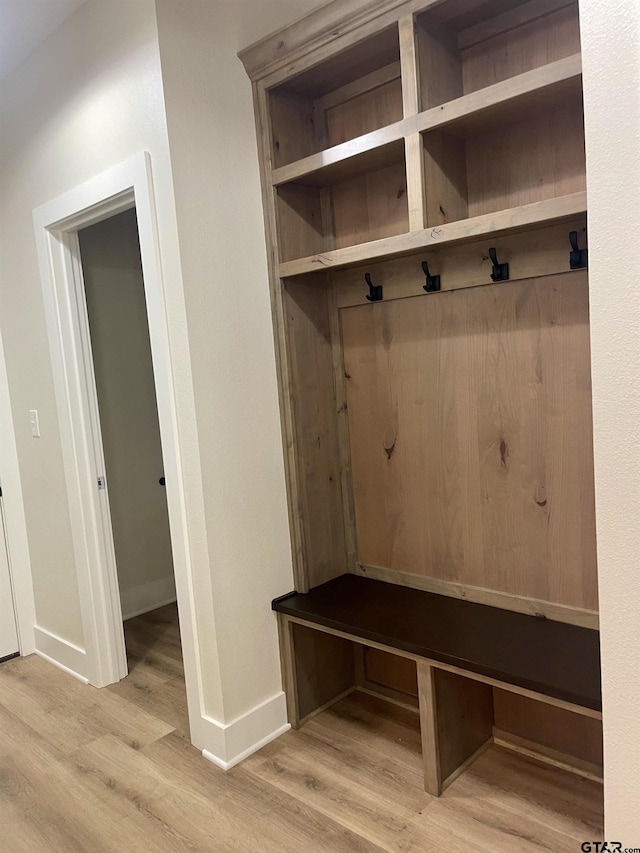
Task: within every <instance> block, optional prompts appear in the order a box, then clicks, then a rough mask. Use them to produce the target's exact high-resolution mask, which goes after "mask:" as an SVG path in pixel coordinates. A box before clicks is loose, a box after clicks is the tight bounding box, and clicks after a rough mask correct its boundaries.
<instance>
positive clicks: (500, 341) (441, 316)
mask: <svg viewBox="0 0 640 853" xmlns="http://www.w3.org/2000/svg"><path fill="white" fill-rule="evenodd" d="M457 297H458V298H457ZM460 297H462V298H460ZM341 313H342V332H343V342H344V351H345V372H346V375H347V376H348V381H347V397H348V405H349V426H350V431H351V457H352V465H353V480H354V495H355V508H356V519H357V535H358V547H359V559H360V562H362V563H367V564H372V565H377V566H383V567H387V568H391V569H397V570H400V571H406V572H412V573H415V574H424V575H428V576H432V577H435V578H442V579H444V580H451V581H454V582H457V583H468V584H471V585H474V586H479V587H484V588H489V589H496V590H502V591H504V592H509V593H513V594H516V595H523V596H528V597H531V598H537V599H541V600H548V601H552V602H558V603H560V604H567V605H571V606H575V607H583V608H587V609H595V607H596V601H597V592H596V560H595V527H594V496H593V467H592V433H591V394H590V351H589V326H588V294H587V289H586V287H585V278H584V277H582V278H576V277H573V276H572V275H570V274H567V275H561V276H554V277H549V278H547V279H539V280H530V281H523V282H513V283H501V284H499V285H496V286H489V287H488V288H482V289H476V290H472V291H467V292H466V293H464V294H462V293H460V292H458V293H455V292H454V293H451V294H446V295H445V294H436V296H435V298H434V297H431V298H429V299H427V300H425V299H412V300H399V301H394V302H390V303H379V304H376V305H373V306H371V305H368V306H361V307H357V308H351V309H345V310H343V311H342V312H341ZM434 496H437V498H436V499H434Z"/></svg>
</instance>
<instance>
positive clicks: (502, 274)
mask: <svg viewBox="0 0 640 853" xmlns="http://www.w3.org/2000/svg"><path fill="white" fill-rule="evenodd" d="M489 257H490V258H491V263H492V265H493V268H492V270H491V281H509V264H501V263H500V261H499V260H498V255H497V253H496V250H495V249H494V248H493V247H492V248H491V249H489Z"/></svg>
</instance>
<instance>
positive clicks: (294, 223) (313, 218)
mask: <svg viewBox="0 0 640 853" xmlns="http://www.w3.org/2000/svg"><path fill="white" fill-rule="evenodd" d="M275 199H276V213H277V222H278V235H279V249H280V257H281V258H282V259H283V261H292V260H294V259H295V258H301V257H304V256H305V255H308V254H313V253H314V252H322V251H325V250H326V248H327V247H326V245H325V241H324V233H325V229H324V220H323V208H322V197H321V193H320V190H319V189H316V188H315V187H307V186H303V185H301V184H285V185H284V186H282V187H278V189H277V190H276V191H275Z"/></svg>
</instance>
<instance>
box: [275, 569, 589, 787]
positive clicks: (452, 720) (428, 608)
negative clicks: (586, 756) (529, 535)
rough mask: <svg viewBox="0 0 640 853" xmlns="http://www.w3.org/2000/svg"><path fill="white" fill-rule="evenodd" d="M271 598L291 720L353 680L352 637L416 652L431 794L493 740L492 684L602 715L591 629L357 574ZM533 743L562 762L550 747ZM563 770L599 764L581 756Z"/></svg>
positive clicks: (310, 711) (306, 714)
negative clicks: (591, 763) (303, 590)
mask: <svg viewBox="0 0 640 853" xmlns="http://www.w3.org/2000/svg"><path fill="white" fill-rule="evenodd" d="M272 606H273V609H274V610H275V611H276V612H277V613H278V618H279V621H280V638H281V647H282V649H281V651H282V660H283V671H284V678H285V690H286V694H287V703H288V712H289V719H290V722H291V724H292V725H293V726H294V727H298V726H299V725H300V724H301V723H302V722H304V720H305V719H307V718H308V717H309V716H311V715H313V714H314V713H317V712H318V711H319V710H321V709H323V708H326V707H327V706H328V705H330V704H332V703H333V702H334V701H336V700H337V699H338V698H339V697H341V696H343V695H345V693H347V692H349V691H350V690H352V689H354V688H355V687H356V675H355V670H354V654H353V650H354V646H353V644H354V643H355V644H359V645H363V646H368V647H370V648H374V649H380V650H382V651H384V652H388V653H391V654H394V655H398V656H400V657H403V658H409V659H410V660H413V661H415V662H416V665H417V681H418V700H419V710H420V725H421V731H422V745H423V761H424V768H425V788H426V790H427V791H428V792H429V793H431V794H434V795H439V794H440V793H441V792H442V790H443V789H444V787H446V785H447V784H449V783H450V782H451V781H452V780H453V779H454V778H456V777H457V776H458V775H459V773H460V772H462V770H464V769H465V768H466V767H467V766H468V765H469V764H470V763H471V762H472V761H473V760H474V759H475V757H477V755H478V754H479V752H481V751H482V750H484V749H485V748H486V746H488V745H489V744H490V743H492V742H494V741H498V742H500V740H499V737H497V736H496V729H495V727H494V712H493V688H499V689H500V690H504V691H509V692H510V693H516V694H519V695H520V696H524V697H528V698H529V699H533V700H536V701H538V702H543V703H546V704H548V705H554V706H556V707H558V708H561V709H564V710H565V711H571V712H574V713H577V714H580V715H582V716H584V717H592V718H596V719H600V718H601V693H600V649H599V635H598V632H597V631H595V630H592V629H589V628H583V627H578V626H576V625H570V624H567V623H563V622H555V621H551V620H548V619H544V618H537V617H535V616H529V615H525V614H522V613H514V612H512V611H509V610H503V609H500V608H496V607H490V606H487V605H483V604H475V603H472V602H469V601H464V600H462V599H457V598H451V597H448V596H443V595H438V594H435V593H429V592H425V591H422V590H416V589H410V588H407V587H403V586H398V585H395V584H389V583H383V582H381V581H374V580H370V579H368V578H363V577H359V576H356V575H342V576H341V577H338V578H335V579H334V580H331V581H329V582H328V583H325V584H323V585H321V586H318V587H316V588H314V589H312V590H311V591H310V592H308V593H295V592H293V593H290V594H288V595H285V596H282V597H281V598H277V599H275V601H274V602H273V605H272ZM525 746H527V745H525ZM521 751H524V752H527V751H528V750H527V749H526V748H523V749H522V750H521ZM538 752H539V757H543V758H544V757H545V756H546V758H548V759H549V760H550V761H551V762H552V763H554V764H562V765H563V766H564V765H566V764H567V762H566V761H565V760H564V759H565V758H566V756H563V755H562V756H560V755H558V754H556V753H555V751H554V750H550V749H546V750H545V749H544V748H542V749H541V750H539V751H536V754H537V753H538ZM560 759H562V760H560ZM570 769H573V770H576V771H577V772H581V773H582V775H587V776H590V777H599V775H600V771H599V770H598V768H597V767H595V766H592V765H589V764H588V763H587V762H584V761H580V760H576V761H572V762H571V766H570Z"/></svg>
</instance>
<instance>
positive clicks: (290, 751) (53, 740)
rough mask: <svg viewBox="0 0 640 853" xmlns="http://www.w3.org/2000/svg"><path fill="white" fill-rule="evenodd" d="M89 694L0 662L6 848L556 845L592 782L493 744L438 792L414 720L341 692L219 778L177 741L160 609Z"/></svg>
mask: <svg viewBox="0 0 640 853" xmlns="http://www.w3.org/2000/svg"><path fill="white" fill-rule="evenodd" d="M126 635H127V642H128V651H129V666H130V670H131V674H130V675H129V676H128V677H127V678H126V679H124V680H123V681H122V682H120V683H119V684H116V685H111V686H110V687H108V688H104V689H103V690H95V689H94V688H92V687H88V686H86V685H83V684H81V683H80V682H78V681H76V680H74V679H73V678H71V677H70V676H68V675H67V674H66V673H64V672H61V671H60V670H57V669H55V668H54V667H52V666H51V665H50V664H48V663H46V662H45V661H43V660H41V659H40V658H36V657H30V658H22V659H18V660H15V661H11V662H9V663H8V664H3V665H2V666H0V850H2V851H3V853H4V850H7V851H8V853H85V851H91V853H148V851H150V850H153V851H154V853H184V852H185V851H195V853H201V851H202V853H205V851H206V853H227V851H234V853H237V852H238V851H241V853H445V851H446V853H468V851H469V850H474V851H479V853H484V851H486V853H489V851H492V853H494V851H495V853H533V851H534V850H551V851H554V853H565V851H566V853H569V851H572V850H575V849H578V847H579V843H580V842H581V841H583V840H585V839H593V840H596V839H600V838H602V787H601V786H600V785H598V784H597V783H594V782H590V781H588V780H585V779H580V778H577V777H575V776H573V775H570V774H567V773H566V772H564V771H562V770H559V769H558V768H554V767H549V766H545V765H542V764H540V763H538V762H536V761H531V760H529V759H527V758H525V757H523V756H520V755H517V754H515V753H512V752H510V751H508V750H505V749H501V748H499V747H492V748H491V749H489V750H488V751H487V752H485V753H484V754H483V755H482V756H481V757H480V758H479V759H478V760H477V761H476V762H475V763H474V764H473V765H472V766H471V767H470V768H469V769H468V770H467V771H466V772H465V773H464V774H463V775H462V776H460V778H458V779H457V780H456V781H455V782H454V783H453V784H452V785H451V786H450V787H449V788H448V789H447V790H446V792H445V794H444V795H443V796H442V797H441V798H439V799H436V798H433V797H430V796H429V795H428V794H426V793H425V792H424V791H423V789H422V759H421V744H420V731H419V720H418V715H417V714H416V713H415V712H414V711H413V710H410V709H408V708H403V707H399V706H397V705H393V704H390V703H389V702H386V701H384V700H382V699H378V698H376V697H373V696H370V695H367V694H364V693H361V692H356V693H353V694H351V695H349V696H347V697H345V698H344V699H342V700H341V701H340V702H339V703H337V704H336V705H334V706H333V707H331V708H329V709H328V710H327V711H324V712H323V713H321V714H319V715H317V716H316V717H314V718H313V719H312V720H310V721H308V722H307V723H306V724H305V725H304V726H303V727H302V728H301V729H300V730H299V731H292V732H289V733H287V734H286V735H284V736H283V737H281V738H279V739H278V740H276V741H274V742H272V743H271V744H269V745H268V746H266V747H265V748H263V749H262V750H260V751H259V752H257V753H255V754H254V755H252V756H250V757H249V758H248V759H247V760H245V761H244V762H243V763H242V764H241V765H239V766H238V767H235V768H233V770H231V771H229V772H228V773H224V772H223V771H221V770H220V769H219V768H217V767H215V766H214V765H213V764H211V763H210V762H208V761H205V760H204V759H203V758H202V756H201V754H200V752H199V751H198V750H197V749H195V748H194V747H193V746H191V744H190V742H189V740H188V724H187V713H186V699H185V690H184V682H183V679H182V678H181V676H180V669H179V668H178V667H177V666H176V663H177V662H178V663H179V661H180V658H181V653H180V648H179V631H178V626H177V612H176V609H175V606H169V607H167V608H161V610H160V611H159V612H157V613H153V614H145V615H144V616H141V617H136V618H135V619H132V620H129V621H128V622H127V625H126Z"/></svg>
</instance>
